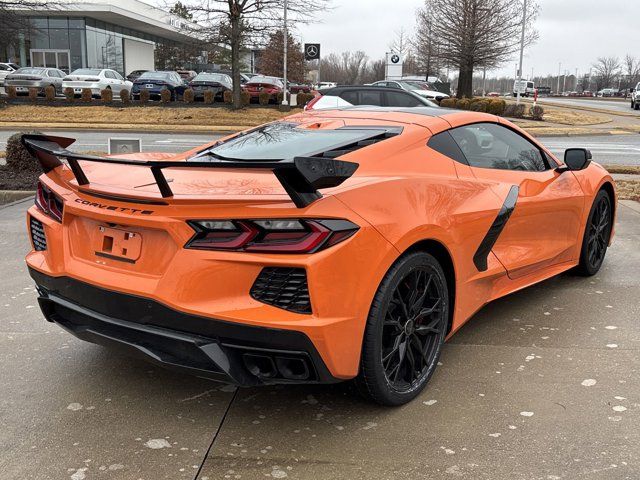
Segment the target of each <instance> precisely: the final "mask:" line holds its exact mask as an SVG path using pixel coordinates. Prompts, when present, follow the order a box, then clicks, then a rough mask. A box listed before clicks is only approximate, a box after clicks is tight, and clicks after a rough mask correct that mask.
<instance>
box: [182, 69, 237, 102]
mask: <svg viewBox="0 0 640 480" xmlns="http://www.w3.org/2000/svg"><path fill="white" fill-rule="evenodd" d="M189 88H191V89H192V90H193V93H194V97H195V98H196V99H199V98H203V97H204V92H206V91H212V92H213V93H214V95H215V98H216V100H222V98H223V95H224V92H226V91H228V90H233V82H232V81H231V77H230V76H229V75H225V74H224V73H206V72H203V73H199V74H198V75H196V76H195V78H194V79H193V80H191V81H190V82H189Z"/></svg>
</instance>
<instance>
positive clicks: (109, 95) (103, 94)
mask: <svg viewBox="0 0 640 480" xmlns="http://www.w3.org/2000/svg"><path fill="white" fill-rule="evenodd" d="M100 98H101V99H102V101H103V102H104V103H111V102H113V91H111V89H110V88H103V89H102V90H100Z"/></svg>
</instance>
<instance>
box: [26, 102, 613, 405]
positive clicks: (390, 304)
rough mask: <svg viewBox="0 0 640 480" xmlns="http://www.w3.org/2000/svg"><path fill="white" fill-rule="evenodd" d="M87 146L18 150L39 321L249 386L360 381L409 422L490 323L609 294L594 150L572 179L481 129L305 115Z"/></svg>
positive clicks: (571, 168)
mask: <svg viewBox="0 0 640 480" xmlns="http://www.w3.org/2000/svg"><path fill="white" fill-rule="evenodd" d="M73 141H74V140H73V139H70V138H63V137H52V136H41V135H24V136H23V137H22V143H23V145H24V146H25V148H26V149H27V150H28V151H29V152H30V153H31V154H32V155H33V156H34V157H35V159H37V161H38V162H39V163H40V165H41V167H42V169H43V172H44V173H43V175H42V176H41V177H40V180H39V184H38V190H37V195H36V198H35V205H33V206H32V207H31V208H30V209H29V211H28V214H27V228H28V232H29V235H30V238H31V244H32V250H31V251H30V252H29V253H28V255H27V257H26V262H27V266H28V269H29V273H30V275H31V277H32V278H33V280H34V281H35V283H36V286H37V291H38V295H39V298H38V301H39V304H40V307H41V310H42V312H43V314H44V317H45V318H46V319H47V320H48V321H50V322H54V323H56V324H58V325H59V326H61V327H62V328H64V329H66V330H67V331H69V332H70V333H72V334H73V335H75V336H77V337H79V338H80V339H83V340H87V341H90V342H94V343H97V344H102V345H106V346H109V347H113V348H114V349H116V348H119V349H122V350H124V351H126V352H129V353H130V354H135V355H139V356H141V357H143V358H145V359H147V360H150V361H152V362H155V363H157V364H159V365H162V366H166V367H170V368H173V369H176V370H179V371H182V372H188V373H192V374H195V375H198V376H201V377H206V378H210V379H213V380H219V381H223V382H228V383H232V384H235V385H240V386H253V385H261V384H273V383H331V382H338V381H343V380H350V379H355V384H356V385H357V386H358V387H359V389H360V390H361V391H362V393H363V394H364V395H365V396H367V397H368V398H370V399H371V400H373V401H375V402H378V403H380V404H384V405H400V404H404V403H406V402H408V401H410V400H412V399H413V398H415V397H416V396H417V395H418V394H419V393H420V392H421V391H422V390H423V389H424V387H425V386H426V384H427V382H428V381H429V379H430V377H431V376H432V374H433V372H434V369H435V368H436V365H437V363H438V358H439V356H440V353H441V349H442V346H443V343H444V342H445V340H447V339H448V338H450V337H451V336H452V335H453V334H454V332H456V331H457V330H458V329H459V328H460V327H461V326H462V325H463V324H464V323H465V322H466V321H467V320H469V318H470V317H472V316H473V315H474V313H475V312H476V311H478V310H479V309H480V308H481V307H482V306H484V305H485V304H487V303H488V302H490V301H492V300H494V299H497V298H499V297H502V296H504V295H507V294H509V293H512V292H514V291H516V290H519V289H522V288H524V287H527V286H529V285H532V284H534V283H537V282H540V281H542V280H545V279H548V278H549V277H552V276H554V275H557V274H559V273H561V272H564V271H567V270H572V271H573V272H575V273H577V274H580V275H593V274H595V273H596V272H597V271H598V270H599V269H600V267H601V265H602V263H603V261H604V257H605V253H606V251H607V247H608V246H609V245H610V242H611V240H612V238H613V233H614V228H613V227H614V219H615V213H616V190H615V184H614V181H613V179H612V178H611V176H610V175H609V174H608V172H607V171H606V170H605V169H604V168H603V167H601V166H600V165H598V164H597V163H595V162H592V161H591V154H590V153H589V151H588V150H586V149H569V150H567V151H566V152H565V154H564V158H563V159H562V160H561V159H558V158H556V157H555V156H554V155H553V154H552V153H551V152H550V151H549V150H547V149H546V148H545V147H544V146H543V145H541V144H540V143H539V142H537V141H536V140H535V139H533V138H531V137H530V136H529V135H528V134H527V133H526V132H524V131H522V130H521V129H519V128H518V127H517V126H515V125H513V124H512V123H510V122H509V121H507V120H505V119H503V118H499V117H496V116H493V115H489V114H484V113H475V112H461V111H455V110H445V109H440V108H433V107H417V108H406V109H403V108H384V107H349V108H344V109H334V110H322V111H310V112H304V113H299V114H295V115H292V116H289V117H286V118H284V119H281V120H279V121H276V122H273V123H269V124H267V125H263V126H260V127H258V128H253V129H250V130H247V131H244V132H241V133H238V134H235V135H231V136H228V137H226V138H223V139H221V140H218V141H215V142H212V143H210V144H207V145H204V146H202V147H199V148H196V149H193V150H191V151H188V152H186V153H184V154H180V155H173V154H166V153H138V154H128V155H116V156H111V157H108V158H107V157H99V156H91V155H86V154H79V153H74V152H72V151H70V150H68V149H67V147H68V146H69V145H71V144H72V143H73ZM35 159H34V161H36V160H35Z"/></svg>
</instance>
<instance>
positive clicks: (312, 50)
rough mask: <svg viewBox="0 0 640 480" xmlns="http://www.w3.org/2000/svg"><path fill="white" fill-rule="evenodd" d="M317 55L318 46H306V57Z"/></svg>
mask: <svg viewBox="0 0 640 480" xmlns="http://www.w3.org/2000/svg"><path fill="white" fill-rule="evenodd" d="M317 56H318V47H316V46H315V45H309V46H308V47H307V57H317Z"/></svg>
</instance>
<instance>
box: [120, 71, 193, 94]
mask: <svg viewBox="0 0 640 480" xmlns="http://www.w3.org/2000/svg"><path fill="white" fill-rule="evenodd" d="M186 88H187V83H186V82H185V81H184V80H183V79H182V78H181V77H180V75H178V73H177V72H166V71H165V72H144V73H143V74H142V75H140V76H139V77H138V78H137V79H136V80H135V81H134V82H133V87H132V88H131V94H132V96H133V98H134V99H136V100H137V99H138V98H140V90H143V89H144V90H147V91H148V92H149V94H150V95H151V98H153V99H157V98H159V97H160V94H161V93H162V91H163V90H169V92H171V100H177V99H178V98H181V97H182V94H183V93H184V91H185V90H186Z"/></svg>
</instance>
